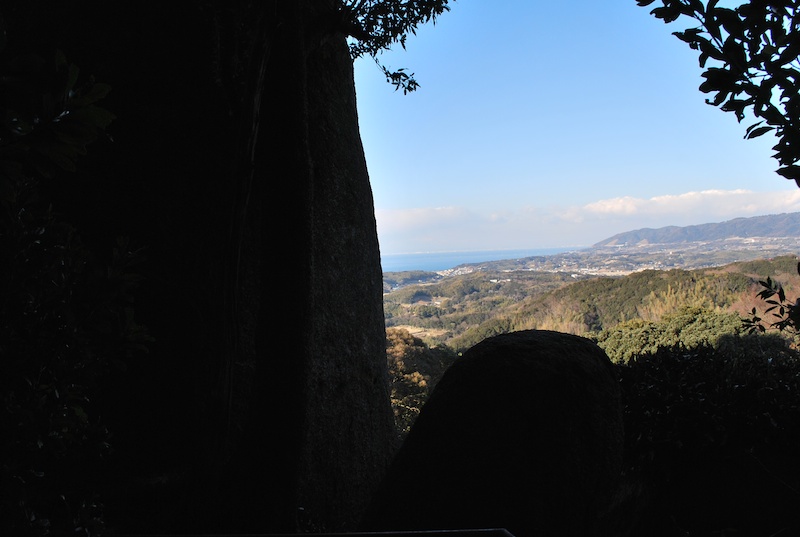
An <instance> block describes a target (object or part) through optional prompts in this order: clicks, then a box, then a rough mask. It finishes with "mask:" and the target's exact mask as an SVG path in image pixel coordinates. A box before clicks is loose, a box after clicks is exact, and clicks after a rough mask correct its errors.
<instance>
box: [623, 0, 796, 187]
mask: <svg viewBox="0 0 800 537" xmlns="http://www.w3.org/2000/svg"><path fill="white" fill-rule="evenodd" d="M654 1H655V0H637V4H638V5H640V6H649V5H650V4H652V3H653V2H654ZM718 3H719V2H718V0H710V1H705V2H704V1H703V0H661V4H662V5H661V7H656V8H654V9H653V10H652V11H651V13H652V14H653V15H654V16H655V17H657V18H659V19H662V20H663V21H664V22H665V23H671V22H673V21H676V20H678V19H679V18H681V17H688V18H690V19H694V20H695V21H696V22H697V23H698V24H699V25H698V26H697V27H694V28H689V29H687V30H684V31H682V32H674V35H675V36H676V37H677V38H678V39H680V40H681V41H684V42H685V43H688V44H689V47H690V48H692V49H693V50H697V51H698V52H699V53H700V56H699V62H700V67H701V68H706V64H707V62H708V61H709V60H712V64H713V66H709V67H708V68H706V70H705V72H704V73H703V74H702V76H703V78H704V79H705V80H704V82H703V83H702V84H701V85H700V91H702V92H703V93H709V94H712V95H713V96H712V97H711V98H709V99H707V100H706V102H707V103H708V104H710V105H713V106H719V107H720V110H724V111H726V112H733V113H734V114H735V115H736V119H737V120H738V121H739V122H741V121H742V120H743V119H744V118H745V117H746V114H745V111H746V110H749V111H750V112H751V113H752V115H753V116H754V118H755V119H757V120H758V121H756V122H754V123H752V124H751V125H750V126H748V127H747V129H746V131H745V138H748V139H750V138H756V137H758V136H762V135H763V134H765V133H767V132H770V131H774V133H775V136H776V137H777V139H778V143H777V144H776V145H775V146H774V147H773V150H774V151H775V153H774V155H773V156H774V158H775V159H777V161H778V163H779V164H780V167H779V168H778V169H777V173H778V174H780V175H782V176H783V177H785V178H787V179H793V180H794V181H795V182H796V183H797V184H798V185H800V165H798V164H797V163H798V161H799V160H800V62H798V55H800V35H798V32H797V30H798V25H800V6H798V5H797V2H794V1H792V0H776V1H770V2H766V1H762V0H749V1H747V2H743V3H742V4H741V5H738V6H737V7H735V8H733V9H731V8H727V7H718V5H717V4H718Z"/></svg>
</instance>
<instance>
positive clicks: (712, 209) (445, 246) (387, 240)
mask: <svg viewBox="0 0 800 537" xmlns="http://www.w3.org/2000/svg"><path fill="white" fill-rule="evenodd" d="M798 211H800V189H797V188H794V187H792V189H791V190H786V191H778V192H752V191H749V190H704V191H698V192H686V193H683V194H675V195H663V196H655V197H652V198H636V197H632V196H624V197H619V198H610V199H604V200H598V201H595V202H592V203H588V204H585V205H582V206H569V207H565V206H560V207H548V208H541V207H525V208H521V209H517V210H506V211H496V212H482V211H481V210H480V209H469V208H465V207H431V208H413V209H400V210H378V211H376V219H377V222H378V233H379V236H380V240H381V248H382V250H383V251H384V252H386V253H401V252H420V251H431V252H433V251H457V250H503V249H514V248H545V247H564V246H588V245H591V244H594V243H595V242H599V241H601V240H603V239H606V238H608V237H610V236H612V235H614V234H616V233H620V232H623V231H630V230H634V229H640V228H645V227H651V228H658V227H664V226H668V225H678V226H686V225H692V224H703V223H708V222H721V221H725V220H730V219H733V218H738V217H748V216H758V215H765V214H779V213H787V212H798Z"/></svg>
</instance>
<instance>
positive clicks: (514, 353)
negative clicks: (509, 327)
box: [363, 330, 623, 537]
mask: <svg viewBox="0 0 800 537" xmlns="http://www.w3.org/2000/svg"><path fill="white" fill-rule="evenodd" d="M622 448H623V430H622V411H621V405H620V389H619V384H618V381H617V378H616V376H615V374H614V371H613V369H612V366H611V363H610V362H609V360H608V357H607V356H606V355H605V353H604V352H603V351H602V349H600V348H599V347H597V346H596V345H595V344H594V343H592V342H591V341H589V340H588V339H585V338H581V337H578V336H572V335H569V334H562V333H558V332H550V331H539V330H529V331H522V332H515V333H511V334H505V335H501V336H497V337H493V338H490V339H487V340H485V341H483V342H481V343H479V344H477V345H475V346H474V347H472V348H471V349H469V350H468V351H467V352H465V353H464V355H463V357H462V358H460V359H459V360H458V361H456V362H455V363H454V364H453V365H452V366H451V367H450V368H449V369H448V370H447V372H446V373H445V375H444V376H443V378H442V380H441V381H440V382H439V384H438V385H437V386H436V389H435V390H434V392H433V393H432V394H431V397H430V399H429V400H428V403H427V404H426V405H425V407H424V408H423V409H422V412H421V413H420V415H419V417H418V419H417V421H416V423H415V424H414V426H413V428H412V429H411V431H410V433H409V435H408V437H407V438H406V441H405V442H404V444H403V446H402V447H401V449H400V451H399V452H398V454H397V456H396V458H395V460H394V462H393V464H392V467H391V469H390V471H389V473H388V474H387V477H386V479H385V480H384V482H383V484H382V486H381V488H380V490H379V491H378V493H377V494H376V496H375V498H374V501H373V504H372V506H371V508H370V510H369V512H368V513H367V516H366V517H365V519H364V524H363V526H364V528H365V529H370V530H401V529H402V530H413V529H451V528H488V527H502V528H506V529H508V530H509V531H511V532H512V533H513V534H515V535H517V536H518V537H522V536H526V535H529V536H547V535H559V536H566V535H576V536H578V535H580V536H587V535H594V534H596V533H597V531H598V523H599V518H600V517H601V515H602V513H603V511H604V510H605V509H606V507H607V506H608V503H609V501H610V497H611V494H612V492H613V490H614V487H615V486H616V483H617V479H618V476H619V472H620V467H621V464H622Z"/></svg>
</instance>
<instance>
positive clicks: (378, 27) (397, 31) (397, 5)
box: [339, 0, 450, 93]
mask: <svg viewBox="0 0 800 537" xmlns="http://www.w3.org/2000/svg"><path fill="white" fill-rule="evenodd" d="M447 3H448V0H351V1H348V2H344V3H343V4H342V6H341V8H340V11H339V21H340V24H339V27H340V29H342V30H343V31H344V32H345V33H347V35H348V36H350V37H351V38H352V40H351V42H350V55H351V57H352V58H353V59H354V60H355V59H356V58H360V57H362V56H371V57H372V58H373V59H374V60H375V63H376V64H378V68H380V69H381V70H382V71H383V74H384V76H386V81H387V82H389V83H390V84H392V85H393V86H394V87H395V90H399V89H402V90H403V93H409V92H412V91H414V90H416V89H417V88H418V87H419V84H418V83H417V81H416V80H415V79H414V73H408V72H406V70H405V69H404V68H403V69H397V70H392V69H390V68H388V67H386V66H385V65H384V64H383V63H381V61H380V59H379V58H378V56H379V55H380V54H381V53H382V52H383V51H384V50H389V49H391V47H392V46H393V45H396V44H398V43H399V44H400V46H401V47H403V49H405V48H406V40H407V39H408V36H409V35H415V34H416V33H417V27H418V26H419V25H421V24H425V23H427V22H433V23H434V24H436V18H437V17H438V16H439V15H441V14H442V13H444V12H445V11H449V10H450V8H449V7H448V5H447Z"/></svg>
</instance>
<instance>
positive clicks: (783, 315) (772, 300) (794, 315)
mask: <svg viewBox="0 0 800 537" xmlns="http://www.w3.org/2000/svg"><path fill="white" fill-rule="evenodd" d="M797 272H798V274H800V263H798V265H797ZM758 283H759V285H761V287H762V290H761V291H760V292H759V293H758V294H757V295H756V296H757V297H758V298H760V299H761V300H763V301H764V302H766V303H767V304H769V307H768V308H767V309H766V310H765V311H764V313H765V314H767V313H770V314H772V317H773V318H775V319H777V320H775V321H774V322H772V323H766V324H765V321H764V319H762V318H761V317H759V315H758V312H757V311H756V308H753V309H752V311H751V312H750V317H748V318H744V319H742V322H743V323H744V325H745V327H746V329H747V331H748V332H751V333H752V332H761V333H763V332H766V331H767V329H768V328H773V329H777V330H779V331H781V332H782V331H784V330H789V331H791V332H793V333H794V334H795V335H797V334H800V298H799V299H797V300H796V301H795V302H790V301H788V300H787V299H786V293H785V291H784V290H783V286H782V285H781V284H780V283H778V282H776V281H774V280H773V279H772V278H770V277H767V279H766V280H761V281H759V282H758Z"/></svg>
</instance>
